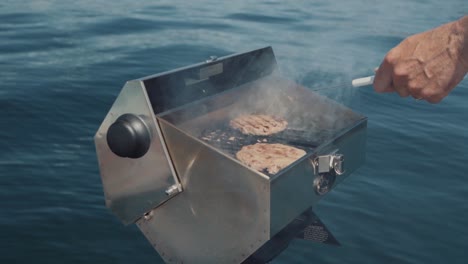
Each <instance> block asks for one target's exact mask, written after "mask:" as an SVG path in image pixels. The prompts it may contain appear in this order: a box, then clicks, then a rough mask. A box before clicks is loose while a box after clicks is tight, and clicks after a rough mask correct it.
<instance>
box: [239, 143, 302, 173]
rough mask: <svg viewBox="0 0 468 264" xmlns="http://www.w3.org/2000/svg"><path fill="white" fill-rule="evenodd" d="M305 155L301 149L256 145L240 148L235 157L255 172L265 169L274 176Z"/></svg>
mask: <svg viewBox="0 0 468 264" xmlns="http://www.w3.org/2000/svg"><path fill="white" fill-rule="evenodd" d="M305 154H306V152H305V151H304V150H302V149H298V148H295V147H291V146H287V145H283V144H268V143H257V144H254V145H248V146H244V147H242V149H241V150H239V151H238V152H237V153H236V157H237V159H239V160H240V161H241V162H242V163H244V164H245V165H247V166H249V167H251V168H253V169H255V170H257V171H263V170H265V169H266V171H267V172H268V173H270V174H276V173H278V172H279V171H280V170H282V169H283V168H285V167H287V166H288V165H290V164H291V163H293V162H294V161H296V160H298V159H299V158H300V157H302V156H304V155H305Z"/></svg>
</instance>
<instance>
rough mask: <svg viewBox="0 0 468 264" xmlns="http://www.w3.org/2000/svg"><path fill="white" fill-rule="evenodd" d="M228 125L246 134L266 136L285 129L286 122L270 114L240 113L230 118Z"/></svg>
mask: <svg viewBox="0 0 468 264" xmlns="http://www.w3.org/2000/svg"><path fill="white" fill-rule="evenodd" d="M229 125H230V126H231V127H232V128H234V129H238V130H240V131H241V132H242V133H243V134H246V135H257V136H268V135H272V134H275V133H278V132H281V131H283V130H285V129H286V127H287V126H288V122H287V121H286V120H284V119H282V118H280V117H276V116H271V115H241V116H238V117H236V118H234V119H232V120H231V121H230V122H229Z"/></svg>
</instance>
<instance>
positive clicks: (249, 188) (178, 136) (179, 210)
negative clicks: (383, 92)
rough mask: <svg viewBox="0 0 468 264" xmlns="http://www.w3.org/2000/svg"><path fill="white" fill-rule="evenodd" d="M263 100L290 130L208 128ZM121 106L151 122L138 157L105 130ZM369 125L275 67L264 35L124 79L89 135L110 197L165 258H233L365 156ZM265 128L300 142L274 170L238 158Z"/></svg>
mask: <svg viewBox="0 0 468 264" xmlns="http://www.w3.org/2000/svg"><path fill="white" fill-rule="evenodd" d="M186 91H188V92H186ZM259 112H262V113H268V114H274V115H281V116H283V117H285V119H286V120H288V121H289V126H290V127H291V130H290V131H285V132H284V133H283V134H279V135H276V136H272V137H267V138H256V137H249V138H242V139H239V138H238V139H236V141H234V142H223V140H222V139H221V140H219V141H217V140H216V139H214V141H213V140H211V141H210V140H207V139H206V137H205V135H206V131H207V129H215V130H216V129H218V130H219V128H223V129H224V128H227V127H228V125H227V124H228V121H229V120H230V119H231V118H233V117H234V116H236V115H239V114H242V113H259ZM129 113H130V114H134V115H136V116H138V117H139V118H140V119H141V120H142V122H143V123H144V124H145V125H146V128H147V130H148V132H149V133H150V134H151V144H150V145H149V147H148V151H147V152H146V153H145V154H144V155H143V156H142V157H139V158H125V157H119V156H118V155H115V154H114V153H113V151H112V150H111V149H109V146H108V144H107V143H108V142H106V139H105V135H106V133H108V130H109V129H110V126H111V124H113V123H115V122H116V120H117V119H118V117H119V116H121V115H122V114H129ZM366 126H367V119H366V118H365V117H364V116H361V115H359V114H357V113H354V112H353V111H351V110H350V109H348V108H346V107H344V106H342V105H339V104H337V103H336V102H333V101H331V100H329V99H326V98H323V97H321V96H319V95H317V94H315V93H314V92H312V91H310V90H309V89H307V88H305V87H302V86H300V85H298V84H296V83H294V82H291V81H289V80H286V79H284V78H282V77H281V76H280V75H279V73H278V71H277V66H276V61H275V59H274V54H273V51H272V49H271V48H269V47H268V48H264V49H260V50H255V51H251V52H248V53H241V54H236V55H232V56H228V57H225V58H222V59H218V60H210V61H207V62H204V63H201V64H197V65H193V66H190V67H186V68H182V69H178V70H175V71H171V72H167V73H163V74H159V75H154V76H149V77H145V78H142V79H139V80H135V81H131V82H128V83H127V84H126V86H125V87H124V89H123V90H122V92H121V94H120V95H119V97H118V98H117V100H116V102H115V103H114V105H113V107H112V108H111V111H110V112H109V114H108V115H107V117H106V119H105V120H104V122H103V124H102V125H101V127H100V128H99V130H98V133H97V134H96V137H95V141H96V149H97V154H98V159H99V165H100V170H101V177H102V180H103V185H104V190H105V195H106V203H107V205H108V207H109V208H110V209H111V210H112V211H113V212H114V213H115V214H116V215H117V217H119V218H120V219H121V220H122V221H123V222H124V223H126V224H129V223H136V224H137V226H138V227H139V228H140V229H141V231H142V232H143V234H144V235H145V236H146V238H147V239H148V240H149V241H150V243H151V244H152V245H153V247H154V248H155V249H156V250H157V251H158V252H159V254H160V255H161V257H162V258H163V259H164V260H165V261H166V262H168V263H241V262H243V261H244V260H246V259H247V258H249V256H251V255H253V254H255V252H256V251H257V250H259V249H261V248H262V246H264V245H265V243H268V242H269V241H271V240H272V238H274V237H275V235H277V234H279V233H280V231H282V230H283V231H284V230H285V228H286V227H287V226H288V224H290V223H291V222H293V220H294V219H295V218H296V217H298V216H299V215H301V213H303V212H304V211H306V210H307V209H308V208H310V207H312V206H314V205H315V204H316V203H317V202H318V201H319V200H320V199H321V198H322V197H323V196H324V195H325V194H327V193H328V192H329V191H330V190H332V189H333V188H335V187H336V185H337V184H339V183H340V182H341V181H343V180H344V179H345V178H346V177H347V176H349V175H350V174H351V173H352V172H354V171H355V170H356V169H358V168H359V167H360V166H361V165H362V164H363V163H364V160H365V142H366ZM224 131H225V132H226V133H228V132H229V133H231V132H230V131H229V128H227V129H226V130H224ZM222 132H223V131H222ZM218 139H219V138H218ZM262 140H267V141H268V142H280V143H284V144H288V145H292V146H295V147H298V148H301V149H304V150H305V151H306V152H307V154H306V155H305V156H303V157H302V158H300V159H298V160H297V161H295V162H294V163H293V164H291V165H289V166H288V167H286V168H284V169H283V170H281V171H279V172H278V173H277V174H274V175H270V174H268V173H266V172H259V171H255V170H252V169H251V168H249V167H247V166H245V165H244V164H242V163H241V162H239V161H238V160H237V159H236V158H235V152H236V151H237V150H239V149H240V148H241V147H242V146H243V145H246V144H251V143H255V142H256V141H262ZM227 143H229V144H227ZM336 154H339V155H338V156H333V155H336ZM334 157H335V158H336V157H344V162H343V161H342V159H340V160H338V159H334ZM338 165H339V166H338Z"/></svg>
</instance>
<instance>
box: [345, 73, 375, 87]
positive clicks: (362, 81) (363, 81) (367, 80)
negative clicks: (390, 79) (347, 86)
mask: <svg viewBox="0 0 468 264" xmlns="http://www.w3.org/2000/svg"><path fill="white" fill-rule="evenodd" d="M373 83H374V75H372V76H367V77H363V78H357V79H354V80H353V81H352V82H351V84H352V85H353V87H355V88H356V87H361V86H367V85H372V84H373Z"/></svg>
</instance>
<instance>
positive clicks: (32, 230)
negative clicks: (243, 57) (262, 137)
mask: <svg viewBox="0 0 468 264" xmlns="http://www.w3.org/2000/svg"><path fill="white" fill-rule="evenodd" d="M467 13H468V1H466V0H447V1H436V0H427V1H423V0H414V1H406V0H392V1H371V0H355V1H353V0H351V1H348V0H336V1H333V0H331V1H325V0H321V1H245V0H242V1H225V2H222V1H208V0H202V1H169V0H164V1H149V0H143V1H134V0H116V1H69V0H66V1H54V0H34V1H33V0H31V1H21V0H19V1H12V0H3V1H1V2H0V150H1V151H0V263H50V264H52V263H60V264H63V263H99V264H105V263H162V260H161V258H160V257H159V256H158V254H157V252H156V251H155V250H153V248H152V247H151V245H150V244H149V243H148V242H147V241H146V239H145V238H144V237H143V235H142V234H141V233H140V231H139V230H138V229H137V228H136V227H135V226H134V225H131V226H124V225H123V224H121V223H120V222H119V220H118V219H117V218H116V217H114V215H113V214H111V213H110V211H109V210H108V209H107V208H106V207H105V205H104V196H103V190H102V183H101V180H100V176H99V170H98V164H97V158H96V153H95V148H94V142H93V136H94V134H95V132H96V130H97V129H98V127H99V125H100V123H101V121H102V120H103V119H104V117H105V115H106V114H107V111H108V110H109V108H110V107H111V105H112V103H113V102H114V100H115V99H116V97H117V95H118V93H119V92H120V90H121V88H122V86H123V85H124V83H125V82H126V81H127V80H131V79H135V78H139V77H143V76H146V75H150V74H154V73H159V72H162V71H166V70H171V69H174V68H177V67H181V66H186V65H190V64H192V63H196V62H201V61H203V60H205V59H206V58H208V57H209V56H210V55H217V56H222V55H227V54H231V53H237V52H243V51H248V50H252V49H256V48H260V47H264V46H272V47H273V49H274V51H275V54H276V56H277V60H278V63H279V65H280V68H281V71H282V73H283V75H284V76H285V77H288V78H290V79H293V80H295V81H297V82H299V83H301V84H304V85H306V86H308V87H310V88H311V89H321V90H320V91H319V92H320V93H321V94H323V95H325V96H328V97H330V98H332V99H334V100H337V101H338V102H340V103H342V104H345V105H347V106H349V107H350V108H352V109H353V110H354V111H356V112H359V113H362V114H364V115H366V116H367V117H368V118H369V121H368V142H367V143H368V144H367V150H366V152H367V161H366V164H365V165H364V166H362V167H361V168H360V169H359V170H358V171H356V172H355V173H353V174H352V175H351V177H349V178H348V179H347V180H346V181H345V182H343V183H342V184H341V185H339V186H338V187H337V188H336V189H334V190H333V191H332V192H331V193H330V194H329V195H327V196H326V197H325V198H324V199H323V200H322V201H321V202H320V203H319V204H318V206H317V207H316V209H315V211H316V213H317V214H318V215H319V216H320V217H321V219H322V221H323V222H324V223H325V224H326V225H327V227H328V228H329V229H330V230H331V231H332V232H333V233H334V235H335V236H336V238H337V239H338V240H339V241H340V242H341V244H342V246H341V247H332V246H327V245H320V244H314V243H312V244H311V243H310V242H306V241H295V242H293V243H292V244H291V245H290V247H289V248H288V249H287V250H286V251H284V252H283V253H282V254H281V255H280V256H279V257H278V258H277V259H275V260H274V261H273V263H359V264H361V263H434V264H438V263H468V123H467V121H468V80H466V79H465V80H464V81H463V82H462V83H461V84H460V85H459V86H458V87H457V88H456V89H455V90H454V91H453V92H452V93H451V94H450V95H449V96H448V97H447V98H446V99H445V100H444V101H442V102H441V103H440V104H437V105H432V104H429V103H426V102H424V101H416V100H414V99H411V98H406V99H401V98H400V97H399V96H398V95H395V94H377V93H375V92H374V91H373V89H372V88H371V87H364V88H360V89H352V88H349V87H341V88H332V87H333V86H337V85H340V84H343V83H345V82H349V81H350V80H351V79H352V78H356V77H362V76H366V75H371V74H372V73H373V69H374V68H375V67H377V66H378V65H379V64H380V61H381V60H382V58H383V57H384V55H385V54H386V52H387V51H388V50H389V49H391V48H392V47H393V46H395V45H397V44H398V43H399V42H400V41H402V40H403V39H404V38H405V37H407V36H409V35H411V34H414V33H417V32H421V31H424V30H427V29H430V28H432V27H435V26H438V25H440V24H442V23H446V22H449V21H451V20H454V19H457V18H459V17H461V16H462V15H464V14H467ZM467 79H468V78H467ZM327 87H330V88H329V89H323V88H327Z"/></svg>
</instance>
